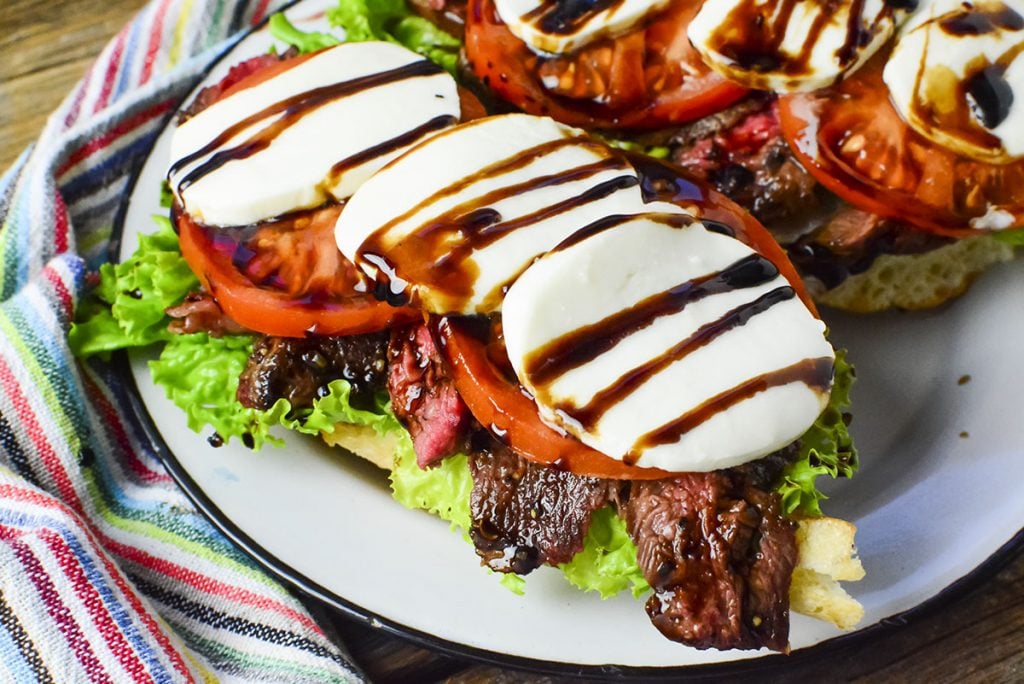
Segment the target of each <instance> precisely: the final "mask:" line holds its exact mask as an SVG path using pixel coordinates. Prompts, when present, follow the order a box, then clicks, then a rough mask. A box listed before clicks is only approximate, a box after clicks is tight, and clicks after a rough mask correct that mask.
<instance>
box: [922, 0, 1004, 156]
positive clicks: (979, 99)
mask: <svg viewBox="0 0 1024 684" xmlns="http://www.w3.org/2000/svg"><path fill="white" fill-rule="evenodd" d="M933 27H937V28H938V30H940V31H943V32H944V33H947V34H950V35H954V36H983V35H989V34H993V33H998V32H1001V31H1021V30H1024V17H1022V16H1021V15H1020V14H1018V13H1017V12H1015V11H1014V10H1013V9H1011V8H1010V7H1007V6H1006V5H1005V4H1003V3H995V4H992V5H986V6H985V7H980V6H965V7H964V8H963V9H960V10H958V11H956V12H950V13H947V14H944V15H942V16H940V17H936V18H934V19H931V20H930V21H929V22H927V23H925V24H924V25H922V26H921V27H919V28H916V29H914V30H915V31H925V32H926V33H925V37H924V40H925V45H924V49H923V50H922V56H921V62H920V65H919V66H918V71H917V75H916V78H915V83H914V97H913V98H911V102H910V107H911V110H912V113H913V117H914V118H915V119H916V120H917V122H919V123H920V124H921V125H922V126H924V127H925V128H927V129H930V130H931V131H934V132H935V134H937V135H938V136H939V139H940V140H941V139H943V138H948V139H959V140H962V141H965V142H967V143H968V144H970V145H972V146H973V147H974V148H976V149H978V150H983V151H985V152H988V153H994V154H997V155H998V154H1000V153H1001V150H1002V148H1003V143H1002V141H1001V140H1000V139H999V138H998V137H997V136H995V135H993V134H992V133H990V131H991V130H992V129H993V128H995V127H997V126H998V125H999V124H1001V123H1002V122H1003V121H1005V120H1006V117H1007V116H1008V115H1009V113H1010V109H1011V107H1012V106H1013V102H1014V93H1013V89H1012V88H1011V87H1010V84H1009V83H1007V81H1006V70H1007V68H1009V66H1010V64H1012V63H1013V61H1014V60H1016V59H1017V58H1018V57H1019V56H1020V54H1021V52H1024V40H1022V41H1017V42H1016V43H1015V44H1014V45H1012V46H1011V47H1009V48H1008V49H1007V50H1005V51H1004V52H1003V53H1002V54H1001V55H999V56H998V57H996V58H995V59H994V60H993V59H989V57H987V56H986V55H984V54H979V55H978V56H977V57H975V58H974V59H973V60H971V62H969V63H968V65H967V70H966V73H965V74H964V75H963V77H962V78H961V77H960V76H959V75H958V74H956V73H954V72H952V71H951V70H950V69H949V68H948V67H945V66H944V65H942V64H941V63H938V62H933V63H931V64H929V63H928V62H927V61H926V56H927V54H928V47H929V44H930V42H931V31H932V30H933Z"/></svg>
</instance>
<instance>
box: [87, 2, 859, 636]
mask: <svg viewBox="0 0 1024 684" xmlns="http://www.w3.org/2000/svg"><path fill="white" fill-rule="evenodd" d="M626 5H629V3H628V2H627V3H624V4H623V6H626ZM389 11H391V12H393V14H391V15H389V16H388V18H387V20H386V21H376V22H374V21H364V22H362V23H360V22H355V23H353V24H352V25H353V26H363V25H365V26H377V27H378V30H380V31H388V32H387V33H386V35H383V36H380V35H372V32H370V35H365V36H362V37H366V38H374V37H378V38H386V39H387V40H371V41H367V42H346V43H341V44H336V43H337V42H338V41H337V40H336V39H333V38H331V37H330V36H327V35H324V34H313V35H311V34H300V33H299V32H298V31H297V30H295V29H294V27H291V26H289V25H287V23H286V22H283V19H278V20H276V25H277V30H278V31H279V33H280V34H282V35H287V36H288V37H289V40H290V41H291V42H292V43H293V44H294V45H296V46H302V47H305V48H309V49H308V50H302V49H300V50H290V51H287V52H282V53H280V54H278V53H275V54H271V55H266V56H263V57H257V58H255V59H252V60H248V61H246V62H243V63H242V64H239V65H237V66H236V67H235V68H234V69H232V70H231V72H230V73H229V74H228V76H227V77H226V78H225V79H224V80H222V81H221V82H219V83H217V84H214V85H212V86H210V87H208V88H206V89H204V90H202V91H201V92H200V93H199V94H198V95H197V96H196V97H195V98H193V100H192V101H191V102H190V103H187V106H186V107H185V108H184V109H183V111H182V112H181V114H180V115H179V117H178V121H177V127H176V129H175V131H174V137H173V141H172V144H171V157H172V158H171V159H170V160H169V172H168V188H169V191H170V202H171V204H172V208H171V215H170V220H167V219H166V218H164V219H162V225H163V230H161V231H160V232H159V233H157V234H156V235H154V236H151V237H149V238H144V239H143V240H142V242H141V247H140V249H139V251H138V252H137V253H136V254H135V255H134V256H133V257H132V258H130V259H129V260H127V261H126V262H124V263H122V264H119V265H117V266H105V267H104V269H103V270H102V272H101V282H100V286H99V288H98V290H97V294H98V301H96V302H94V304H93V308H92V309H87V310H85V311H84V312H83V314H82V318H81V320H80V322H79V323H78V324H77V325H76V326H75V328H74V329H73V331H72V343H73V344H74V346H75V347H76V349H77V350H78V351H79V353H81V354H90V353H97V352H103V351H109V350H111V349H115V348H122V347H126V346H141V345H145V344H150V343H153V342H162V343H164V347H163V349H162V351H161V353H160V357H159V358H158V359H157V360H155V361H154V362H152V363H151V368H152V371H153V376H154V379H155V381H156V382H157V383H158V384H162V385H163V386H164V387H165V388H166V389H167V392H168V396H169V397H170V398H171V399H172V400H173V401H174V402H175V403H177V404H178V405H179V406H180V407H182V409H183V410H184V411H185V412H186V414H187V416H188V423H189V425H190V426H191V427H192V428H193V429H196V430H200V429H202V430H210V431H211V434H210V442H211V444H212V445H214V446H217V445H219V444H222V443H223V442H224V441H225V440H227V439H231V438H237V439H241V440H242V441H243V442H245V443H246V444H247V445H248V446H250V447H258V446H260V445H261V444H262V443H263V442H264V441H266V440H268V439H272V437H271V435H270V433H269V431H270V429H271V428H272V427H273V428H276V427H278V426H284V427H287V428H290V429H293V430H296V431H298V432H303V433H308V434H316V435H320V436H322V437H323V439H324V440H325V441H327V442H328V443H329V444H334V445H340V446H343V447H345V448H346V449H347V450H349V451H351V452H353V453H355V454H358V455H360V456H363V457H364V458H367V459H369V460H371V461H373V462H374V463H376V464H377V465H379V466H381V467H382V468H386V469H387V470H389V471H390V473H391V474H390V481H391V485H392V489H393V491H394V493H395V497H396V498H397V499H398V500H399V501H401V502H402V503H404V504H405V505H408V506H412V507H416V508H424V509H428V510H432V511H433V512H435V513H437V514H439V515H440V516H441V517H443V518H446V519H447V520H450V521H452V522H454V523H456V524H457V525H459V526H461V527H462V528H463V529H464V530H465V531H466V532H467V533H468V535H469V537H470V539H471V540H472V543H473V545H474V546H475V548H476V551H477V553H478V555H479V556H480V558H481V562H482V564H484V565H485V566H487V567H488V568H490V569H491V570H493V571H496V572H498V573H502V574H503V575H504V576H505V577H507V578H509V579H508V582H507V584H509V585H510V586H512V587H513V588H516V587H518V585H519V583H520V582H521V580H518V579H517V578H518V577H521V576H522V575H526V574H528V573H529V572H531V571H533V570H534V569H535V568H537V567H538V566H541V565H549V566H555V567H558V568H560V569H561V570H562V571H563V572H564V573H565V574H566V576H567V578H568V579H569V580H570V581H571V582H573V583H574V584H576V585H577V586H579V587H580V588H581V589H584V590H595V591H600V592H601V593H602V595H610V594H613V593H616V592H618V591H621V590H623V589H627V588H631V589H632V590H633V591H634V594H636V595H637V596H640V597H646V608H647V612H648V615H649V616H650V617H651V620H652V621H653V623H654V625H655V626H656V627H657V628H658V629H659V630H660V631H661V632H662V633H663V634H665V635H666V636H667V637H668V638H670V639H673V640H676V641H679V642H682V643H685V644H688V645H691V646H695V647H698V648H720V649H727V648H743V649H756V648H769V649H774V650H779V651H785V650H787V649H788V635H789V611H790V608H791V607H792V608H793V609H795V610H798V611H800V612H804V613H807V614H811V615H815V616H818V617H821V618H824V619H827V620H830V621H832V622H834V623H835V624H836V625H838V626H840V627H843V628H849V627H852V626H853V625H854V624H856V622H857V621H858V620H859V619H860V617H861V615H862V611H861V608H860V606H859V604H857V602H856V601H854V600H853V599H852V598H850V597H849V596H848V595H847V594H846V593H845V591H844V590H843V589H842V588H840V586H839V584H838V583H837V580H856V579H859V578H860V577H861V576H862V575H863V570H862V568H861V567H860V563H859V562H858V561H857V560H856V558H854V557H853V552H854V547H853V527H852V526H851V525H849V524H848V523H844V522H842V521H839V520H834V519H830V518H823V517H821V510H820V508H819V500H820V499H821V498H822V495H821V493H820V492H819V491H818V489H817V488H816V486H815V479H816V478H817V477H818V476H821V475H830V476H832V477H837V476H841V477H847V476H850V475H851V474H852V473H853V471H854V470H855V468H856V454H855V451H854V449H853V446H852V443H851V440H850V437H849V434H848V432H847V428H846V425H847V422H848V420H849V415H848V414H847V413H846V412H845V410H846V407H847V405H848V403H849V388H850V384H851V382H852V370H851V368H850V366H849V365H848V364H847V363H846V361H845V358H844V355H843V353H842V352H836V351H835V350H834V349H833V347H832V344H831V343H830V342H829V340H828V339H827V337H826V330H825V325H824V324H823V323H822V322H821V320H820V319H819V318H818V316H817V312H816V309H815V306H814V304H813V302H812V300H811V297H810V295H809V294H808V292H807V290H806V288H805V286H804V284H803V282H802V280H801V278H800V277H799V275H798V274H797V272H796V271H795V269H794V268H793V266H792V265H791V263H790V262H789V260H788V259H787V257H786V254H785V252H784V250H783V249H782V248H780V247H779V245H778V244H777V243H776V242H775V241H774V240H773V239H772V238H771V235H770V234H769V233H768V232H767V231H766V230H765V228H764V227H763V226H762V225H761V224H760V223H759V222H758V221H757V220H756V219H755V218H753V217H752V216H751V215H750V214H749V213H747V212H746V211H745V210H743V209H742V208H740V207H739V206H738V205H736V204H734V203H733V202H732V201H730V200H729V199H728V198H726V197H725V196H724V195H722V194H720V193H719V192H717V191H715V190H713V189H711V188H709V187H708V186H706V185H704V184H702V183H700V182H697V181H694V180H693V179H692V178H690V177H688V176H687V175H686V174H685V173H684V172H683V171H682V170H680V168H679V167H678V166H675V165H672V164H669V163H666V162H664V161H659V160H657V159H654V158H652V157H650V156H646V155H643V154H639V153H637V152H630V151H624V150H621V149H618V148H616V147H613V146H610V145H608V144H607V143H606V142H604V141H602V140H600V139H598V138H595V137H593V136H591V135H589V134H588V133H587V132H585V131H584V130H582V129H580V128H578V127H571V126H568V125H565V124H563V123H559V122H557V121H555V120H553V119H552V118H549V117H546V116H538V115H533V114H526V113H507V114H497V115H492V116H488V115H487V112H486V111H485V110H484V108H483V107H482V105H481V103H480V101H479V100H478V99H477V97H476V96H474V95H472V94H471V93H470V92H469V91H468V90H465V89H463V88H462V87H460V86H459V85H458V84H457V82H456V80H455V79H454V78H453V77H452V76H451V75H450V74H449V73H448V72H447V71H446V70H445V68H442V66H444V67H449V68H452V69H454V61H453V60H452V57H453V51H452V41H454V42H455V44H456V45H457V41H455V40H454V39H452V38H451V37H450V36H447V34H443V33H440V32H439V31H440V30H439V29H437V28H436V27H434V25H433V24H424V23H422V22H426V21H427V20H426V19H424V18H423V17H421V16H416V15H413V14H411V13H410V12H409V11H408V10H407V9H405V6H404V5H401V6H400V7H397V6H396V7H394V8H391V9H390V10H389ZM352 12H353V10H352V8H351V7H350V6H347V5H345V4H343V5H342V6H341V7H339V10H338V11H337V12H336V15H337V16H338V17H339V21H340V20H341V19H347V20H349V21H351V20H352ZM364 19H365V17H364ZM378 19H379V18H378ZM609 25H611V24H609ZM428 27H434V28H432V29H430V28H428ZM348 37H349V38H350V39H352V38H358V37H360V34H359V33H358V32H357V31H355V30H350V31H349V33H348ZM400 43H406V44H410V45H413V46H414V47H417V48H418V49H419V51H420V52H423V53H424V54H426V55H428V57H429V59H428V58H424V57H422V56H420V55H419V54H417V53H416V52H412V51H410V50H409V49H407V48H406V47H403V46H402V45H401V44H400ZM300 53H301V54H300ZM435 60H436V61H435ZM709 78H712V79H717V78H718V77H716V76H713V75H711V74H710V73H709ZM730 87H731V86H730ZM215 457H216V454H215V453H211V458H215Z"/></svg>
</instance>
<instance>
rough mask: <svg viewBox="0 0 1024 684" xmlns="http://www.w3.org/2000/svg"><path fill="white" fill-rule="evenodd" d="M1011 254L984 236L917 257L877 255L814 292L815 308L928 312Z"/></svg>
mask: <svg viewBox="0 0 1024 684" xmlns="http://www.w3.org/2000/svg"><path fill="white" fill-rule="evenodd" d="M1013 256H1014V249H1013V247H1011V246H1010V245H1008V244H1006V243H1005V242H1000V241H999V240H996V239H995V238H994V237H992V236H990V235H985V236H981V237H973V238H967V239H963V240H957V241H956V242H954V243H952V244H949V245H945V246H943V247H940V248H938V249H933V250H930V251H928V252H923V253H921V254H907V255H893V254H883V255H882V256H880V257H878V258H877V259H876V260H875V262H874V263H873V264H872V265H871V268H869V269H868V270H866V271H864V272H863V273H858V274H857V275H855V276H851V277H849V278H847V279H846V280H844V281H843V282H842V283H841V284H840V285H839V286H838V287H835V288H833V289H831V290H826V291H824V292H815V291H814V288H813V287H811V292H812V294H813V295H814V299H815V300H816V301H817V302H818V303H819V304H824V305H826V306H831V307H834V308H837V309H844V310H846V311H853V312H856V313H873V312H876V311H885V310H887V309H910V310H913V309H930V308H932V307H935V306H938V305H939V304H942V303H943V302H945V301H948V300H950V299H953V298H954V297H957V296H958V295H960V294H962V293H963V291H964V290H966V289H967V287H968V286H969V285H970V284H971V283H972V282H973V281H974V279H975V278H977V277H978V276H980V275H981V274H982V273H983V272H984V271H985V270H986V269H987V268H988V267H989V266H991V265H993V264H997V263H999V262H1001V261H1009V260H1010V259H1012V258H1013Z"/></svg>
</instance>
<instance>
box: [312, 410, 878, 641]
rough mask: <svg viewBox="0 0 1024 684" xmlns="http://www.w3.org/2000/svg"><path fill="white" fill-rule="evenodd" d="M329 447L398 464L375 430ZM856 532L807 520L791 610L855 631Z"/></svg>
mask: <svg viewBox="0 0 1024 684" xmlns="http://www.w3.org/2000/svg"><path fill="white" fill-rule="evenodd" d="M321 436H322V437H323V439H324V441H325V442H327V443H328V444H330V445H331V446H340V447H342V448H343V449H346V450H348V451H350V452H351V453H353V454H355V455H356V456H360V457H362V458H365V459H366V460H367V461H370V462H371V463H373V464H374V465H376V466H377V467H379V468H383V469H385V470H391V468H392V467H393V465H394V458H395V457H394V454H395V448H396V447H397V442H396V439H395V438H394V437H393V436H390V435H388V436H385V437H382V436H380V435H378V434H377V433H376V431H374V430H373V428H369V427H364V426H358V425H347V424H343V423H339V424H338V425H337V426H335V429H334V432H333V433H327V432H325V433H322V435H321ZM856 529H857V528H856V527H854V526H853V525H852V524H850V523H848V522H846V521H845V520H838V519H836V518H806V519H802V520H800V522H799V527H798V528H797V533H796V542H797V550H798V551H797V552H798V561H797V566H796V569H795V570H794V571H793V582H792V585H791V586H790V590H789V601H790V607H791V608H792V609H793V610H794V611H796V612H798V613H802V614H804V615H810V616H811V617H816V618H819V619H822V620H827V621H828V622H831V623H833V624H835V625H836V626H838V627H840V628H842V629H850V628H852V627H854V626H855V625H856V624H857V623H858V622H860V619H861V618H862V617H863V616H864V609H863V607H861V605H860V604H859V603H858V602H857V601H856V600H855V599H853V598H852V597H851V596H850V595H849V594H847V593H846V591H845V590H844V589H843V588H842V587H841V586H840V585H839V580H844V581H853V580H859V579H861V578H862V577H864V568H863V567H862V566H861V564H860V561H859V560H858V559H857V558H856V556H855V554H856V548H855V547H854V545H853V535H854V533H855V532H856Z"/></svg>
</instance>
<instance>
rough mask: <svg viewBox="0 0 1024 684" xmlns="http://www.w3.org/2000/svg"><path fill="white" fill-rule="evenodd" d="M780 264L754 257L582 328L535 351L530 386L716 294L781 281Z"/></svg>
mask: <svg viewBox="0 0 1024 684" xmlns="http://www.w3.org/2000/svg"><path fill="white" fill-rule="evenodd" d="M778 275H779V269H777V268H776V267H775V264H773V263H772V262H770V261H768V260H767V259H765V258H764V257H763V256H761V255H759V254H751V255H750V256H747V257H744V258H743V259H740V260H739V261H737V262H735V263H733V264H731V265H729V266H728V267H726V268H724V269H722V270H721V271H715V272H712V273H708V274H707V275H704V276H701V277H699V278H694V279H692V280H687V281H685V282H682V283H679V284H678V285H675V286H674V287H671V288H669V289H668V290H665V291H664V292H659V293H658V294H655V295H651V296H650V297H647V298H646V299H643V300H641V301H640V302H637V303H636V304H634V305H633V306H631V307H629V308H627V309H623V310H622V311H619V312H617V313H614V314H612V315H611V316H608V317H607V318H604V319H603V320H601V321H598V322H596V323H592V324H590V325H586V326H583V327H581V328H577V329H576V330H573V331H572V332H570V333H567V334H565V335H562V336H561V337H559V338H557V339H555V340H552V341H551V342H549V343H548V344H546V345H544V346H543V347H540V348H539V349H536V350H534V351H533V352H532V353H531V354H530V358H529V359H527V361H526V364H525V369H524V370H525V372H526V375H527V377H529V378H530V381H531V383H533V384H535V385H537V386H543V385H549V384H550V383H551V382H553V381H554V380H555V379H557V378H559V377H561V376H563V375H565V374H566V373H568V372H569V371H570V370H573V369H574V368H579V367H580V366H583V365H586V364H587V363H590V362H591V361H593V360H594V359H596V358H597V357H598V356H600V355H601V354H604V353H605V352H607V351H609V350H610V349H612V348H614V347H615V346H616V345H617V344H619V343H620V342H621V341H622V340H624V339H626V338H627V337H629V336H630V335H632V334H634V333H637V332H639V331H640V330H643V329H644V328H647V327H648V326H650V325H651V324H653V323H654V322H655V321H657V320H658V319H659V318H662V317H663V316H671V315H673V314H676V313H679V312H680V311H682V310H683V309H684V308H685V307H687V306H689V305H690V304H693V303H694V302H697V301H700V300H701V299H704V298H705V297H709V296H711V295H716V294H723V293H725V292H731V291H733V290H737V289H742V288H750V287H756V286H758V285H763V284H764V283H767V282H769V281H771V280H773V279H774V278H776V277H778Z"/></svg>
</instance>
